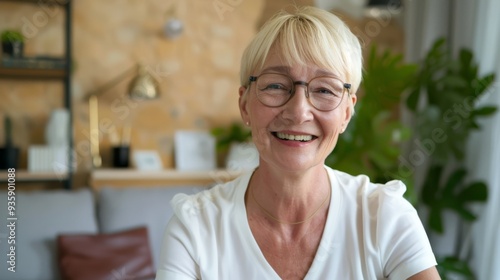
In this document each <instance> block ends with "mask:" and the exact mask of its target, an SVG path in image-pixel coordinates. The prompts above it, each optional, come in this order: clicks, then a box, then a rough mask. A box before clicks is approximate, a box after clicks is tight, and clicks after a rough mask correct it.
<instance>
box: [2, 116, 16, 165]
mask: <svg viewBox="0 0 500 280" xmlns="http://www.w3.org/2000/svg"><path fill="white" fill-rule="evenodd" d="M4 136H5V142H4V146H3V147H0V169H8V168H17V160H18V157H19V148H17V147H15V146H14V144H13V141H12V120H11V118H10V117H9V116H5V118H4Z"/></svg>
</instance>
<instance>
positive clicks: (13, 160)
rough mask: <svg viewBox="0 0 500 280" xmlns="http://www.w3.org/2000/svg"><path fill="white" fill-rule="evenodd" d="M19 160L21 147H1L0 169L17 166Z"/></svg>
mask: <svg viewBox="0 0 500 280" xmlns="http://www.w3.org/2000/svg"><path fill="white" fill-rule="evenodd" d="M18 162H19V148H16V147H2V148H0V169H2V170H5V169H9V168H17V164H18Z"/></svg>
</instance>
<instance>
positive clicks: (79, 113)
mask: <svg viewBox="0 0 500 280" xmlns="http://www.w3.org/2000/svg"><path fill="white" fill-rule="evenodd" d="M263 7H264V5H263V1H255V0H252V1H226V0H217V1H204V0H192V1H172V0H170V1H168V0H167V1H166V0H147V1H123V0H122V1H116V0H115V1H97V0H85V1H74V14H73V52H74V53H73V58H74V62H75V66H76V68H75V71H74V73H73V85H72V88H73V93H72V99H73V105H74V111H73V116H74V135H75V152H76V154H77V161H78V173H79V176H77V177H79V178H80V180H79V181H80V182H79V183H80V184H85V178H86V176H87V174H88V171H89V170H90V167H91V164H90V156H89V140H88V135H89V127H88V126H89V121H88V120H89V116H88V105H87V101H86V97H85V96H86V94H88V93H89V92H90V91H93V90H95V89H96V88H98V87H100V86H102V85H103V84H105V83H107V82H108V81H109V80H111V79H113V78H114V77H115V76H117V75H119V74H120V73H121V72H122V71H124V70H126V69H127V68H129V67H131V66H133V65H134V64H135V63H141V64H143V65H145V66H146V67H147V68H148V69H149V70H150V71H152V72H153V74H154V75H155V76H156V77H157V78H158V80H159V82H160V87H161V91H162V95H161V97H160V99H158V100H154V101H147V102H146V101H145V102H133V101H130V100H129V99H127V97H126V96H125V92H126V89H127V85H128V82H129V81H130V80H131V78H132V77H130V78H128V79H127V80H125V81H123V82H122V83H120V84H118V85H117V86H116V87H114V88H113V89H111V90H109V91H107V92H105V93H103V94H101V95H100V97H99V102H100V103H99V114H100V116H99V117H100V128H101V132H102V133H101V149H102V156H103V160H104V165H107V166H109V165H110V145H111V141H112V140H113V137H112V135H113V134H114V133H115V132H117V133H118V134H119V133H120V132H121V130H122V128H123V127H124V126H129V125H130V126H131V127H132V147H133V148H134V149H154V150H157V151H158V152H159V153H160V156H161V158H162V160H163V163H164V166H165V167H172V166H173V133H174V132H175V131H176V130H179V129H210V128H212V127H214V126H216V125H221V124H227V123H230V122H231V121H233V120H238V119H239V112H238V108H237V100H238V86H239V81H238V77H239V76H238V73H239V60H240V56H241V54H242V52H243V49H244V47H245V46H246V44H247V43H248V41H249V40H250V38H251V37H252V36H253V35H254V34H255V32H256V29H257V26H258V21H259V20H260V18H261V12H262V10H263ZM49 8H50V10H47V9H43V8H42V7H40V6H38V5H23V4H16V3H0V30H4V29H6V28H22V29H23V33H26V34H27V35H29V36H30V37H31V38H30V39H29V40H28V41H27V42H26V49H25V53H26V55H41V54H44V55H61V54H62V53H63V52H64V45H63V42H62V36H63V28H62V24H63V11H62V10H61V9H56V8H53V7H49ZM172 9H173V10H174V11H175V14H176V16H177V17H178V18H180V19H182V20H183V21H184V24H185V29H184V33H183V34H182V36H181V37H179V38H176V39H175V40H169V39H166V38H165V37H164V36H163V35H162V26H163V24H164V23H165V21H166V19H167V17H168V14H169V13H170V12H171V11H172ZM43 13H44V14H45V18H46V19H47V20H46V22H42V21H41V20H43V16H41V17H40V15H42V14H43ZM37 16H38V17H39V18H37ZM0 93H1V94H2V99H1V102H0V112H1V113H2V115H3V114H5V113H7V114H9V115H11V116H12V117H13V119H14V123H15V135H14V141H15V142H16V144H17V145H19V146H21V147H23V148H24V149H26V147H27V146H28V145H30V144H43V143H44V130H45V126H46V124H47V119H48V116H49V114H50V112H51V111H52V110H53V109H55V108H57V107H60V106H62V85H61V83H59V82H57V81H51V82H47V81H26V80H3V79H2V80H0ZM1 133H2V134H3V132H1ZM2 138H3V137H2ZM21 167H26V150H24V152H23V155H22V161H21Z"/></svg>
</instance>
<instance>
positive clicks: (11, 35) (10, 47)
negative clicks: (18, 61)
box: [0, 30, 24, 57]
mask: <svg viewBox="0 0 500 280" xmlns="http://www.w3.org/2000/svg"><path fill="white" fill-rule="evenodd" d="M0 40H1V41H2V52H3V53H4V54H6V55H9V56H13V57H19V56H22V55H23V52H24V36H23V34H22V33H21V32H19V31H17V30H5V31H3V32H2V34H1V35H0Z"/></svg>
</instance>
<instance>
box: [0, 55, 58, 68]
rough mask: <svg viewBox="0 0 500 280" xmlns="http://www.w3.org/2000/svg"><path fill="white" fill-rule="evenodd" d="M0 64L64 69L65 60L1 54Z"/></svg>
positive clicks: (2, 65)
mask: <svg viewBox="0 0 500 280" xmlns="http://www.w3.org/2000/svg"><path fill="white" fill-rule="evenodd" d="M0 66H1V67H3V68H29V69H33V68H35V69H64V68H65V67H66V60H65V59H64V58H59V57H51V56H24V57H11V56H2V58H1V60H0Z"/></svg>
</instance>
